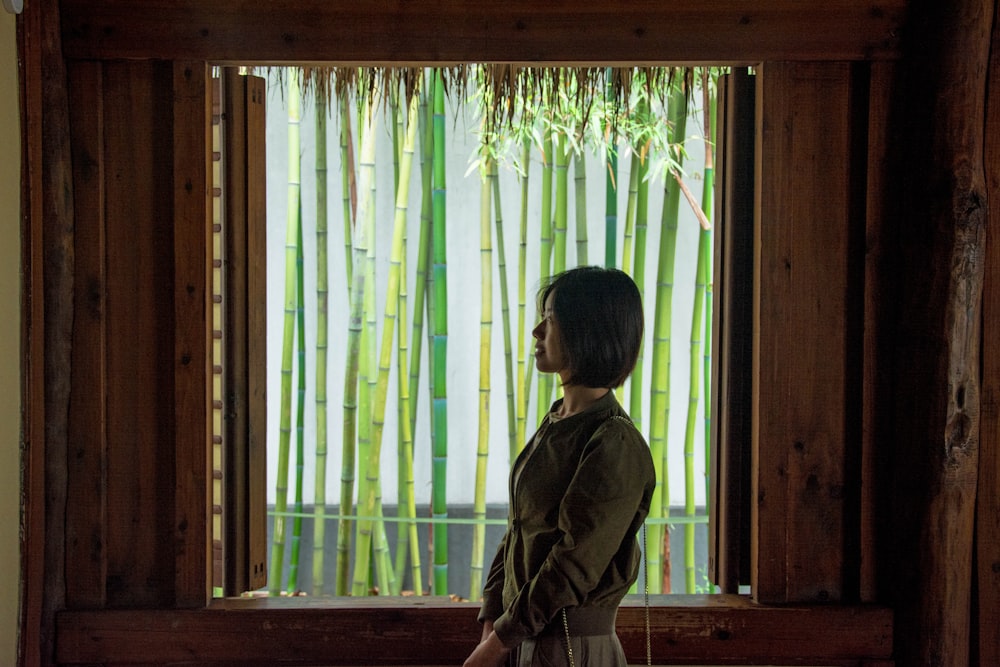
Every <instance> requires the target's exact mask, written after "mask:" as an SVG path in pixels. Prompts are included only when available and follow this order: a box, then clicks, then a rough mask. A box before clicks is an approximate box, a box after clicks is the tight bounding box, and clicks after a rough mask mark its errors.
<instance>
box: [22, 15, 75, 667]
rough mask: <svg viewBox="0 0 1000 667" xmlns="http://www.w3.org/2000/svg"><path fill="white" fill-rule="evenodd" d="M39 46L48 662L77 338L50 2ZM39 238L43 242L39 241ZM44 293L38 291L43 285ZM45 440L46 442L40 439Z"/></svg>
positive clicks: (60, 70) (58, 64) (60, 601)
mask: <svg viewBox="0 0 1000 667" xmlns="http://www.w3.org/2000/svg"><path fill="white" fill-rule="evenodd" d="M40 4H41V15H40V24H39V28H40V30H39V32H38V34H37V37H38V39H39V40H40V42H41V49H42V50H41V62H40V66H41V96H42V97H41V102H42V105H43V109H44V111H43V113H42V115H41V120H42V125H41V141H42V145H41V146H42V153H43V155H44V156H45V158H44V168H42V169H41V170H40V172H41V195H42V199H41V209H40V213H41V225H40V226H37V227H36V226H33V227H32V229H33V230H36V231H40V232H41V235H40V238H39V241H40V245H41V251H42V257H43V261H42V262H40V263H39V264H37V265H36V266H35V268H36V269H39V270H40V271H41V278H42V281H41V285H40V286H41V287H42V290H41V292H40V293H38V292H36V293H35V295H34V296H36V297H41V298H42V299H44V301H43V309H44V318H45V319H44V324H42V323H39V322H37V321H36V322H34V323H32V324H33V325H38V326H41V328H42V335H43V337H44V367H45V381H44V408H43V415H44V425H45V427H44V441H36V443H35V444H36V445H40V446H42V448H43V451H44V454H45V466H44V470H45V472H44V475H45V484H44V487H43V488H40V489H38V493H39V495H38V496H36V502H40V503H41V504H42V508H43V511H44V515H45V527H46V533H45V538H44V541H43V542H42V543H41V544H40V545H38V544H37V543H36V547H37V546H41V550H36V551H35V552H34V553H29V554H28V557H29V558H42V559H43V562H44V567H45V584H44V590H43V596H42V598H41V601H42V624H43V626H42V627H43V629H42V637H41V640H42V647H41V653H42V659H43V660H45V659H47V658H48V656H50V655H51V653H52V650H53V646H54V641H55V638H54V637H53V636H52V627H53V626H52V623H53V619H54V614H55V612H56V611H57V610H59V609H61V608H63V607H64V605H65V602H66V579H67V577H68V576H70V573H68V572H67V570H66V531H65V528H66V506H67V500H68V497H67V491H66V485H67V475H68V470H67V465H66V462H67V456H68V455H69V451H68V436H69V406H70V398H71V393H72V381H71V378H70V375H69V373H67V372H66V370H67V369H69V368H70V364H71V362H72V356H73V352H72V335H73V317H74V313H73V270H74V246H73V172H72V166H73V165H72V148H71V137H70V125H69V101H68V92H67V83H66V66H65V61H64V60H63V59H62V57H61V56H60V51H61V48H62V40H61V31H60V18H59V7H58V5H57V3H55V2H42V3H40ZM36 238H38V237H36ZM36 286H38V285H37V284H36ZM35 435H42V434H37V433H36V434H35Z"/></svg>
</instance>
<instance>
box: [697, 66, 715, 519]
mask: <svg viewBox="0 0 1000 667" xmlns="http://www.w3.org/2000/svg"><path fill="white" fill-rule="evenodd" d="M713 85H714V81H712V76H711V74H710V72H709V69H708V68H705V69H703V70H702V92H703V95H704V106H705V170H704V180H703V182H702V194H701V210H702V212H703V213H704V214H705V218H706V219H707V220H708V221H709V223H711V221H712V205H713V202H714V192H715V159H714V153H715V119H716V110H717V106H716V98H715V89H714V87H713ZM701 233H702V234H705V233H708V234H709V235H710V236H713V233H712V231H711V225H710V229H709V230H705V229H704V228H702V232H701ZM714 247H715V243H714V241H713V240H709V241H708V242H707V243H706V244H705V251H706V252H707V253H708V256H707V257H706V258H705V262H706V264H707V266H708V270H707V274H706V279H707V283H706V284H705V336H704V338H705V354H704V364H703V366H704V370H703V375H702V378H703V379H704V385H705V400H704V410H705V505H706V507H705V509H706V512H707V510H708V503H709V502H710V499H711V497H712V493H711V484H710V482H711V479H710V473H709V471H710V470H711V469H712V467H711V461H712V456H711V454H712V396H711V391H712V383H711V377H712V317H713V312H712V311H713V308H714V297H713V293H714V288H713V282H712V277H713V276H714V275H715V274H714V272H713V270H712V258H713V256H714V255H713V252H714V251H713V248H714Z"/></svg>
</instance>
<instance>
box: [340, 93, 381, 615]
mask: <svg viewBox="0 0 1000 667" xmlns="http://www.w3.org/2000/svg"><path fill="white" fill-rule="evenodd" d="M363 114H364V118H366V119H367V121H368V122H366V123H365V125H364V130H363V132H364V136H363V137H362V141H361V160H360V165H359V166H360V169H359V171H360V173H359V176H360V178H359V180H360V189H361V192H362V193H365V196H364V197H362V199H361V201H360V202H359V206H358V208H359V210H358V212H357V216H358V219H359V220H364V219H366V217H367V215H368V209H369V208H370V207H372V206H374V202H372V201H370V197H369V195H370V191H371V185H370V184H371V181H372V179H374V177H375V121H374V114H369V113H368V112H367V110H366V111H365V112H363ZM357 229H358V233H357V234H356V238H355V239H354V245H353V251H354V257H353V262H354V272H353V273H354V280H352V282H351V312H350V318H349V320H348V337H347V367H346V372H345V374H344V427H343V446H342V458H341V474H340V480H341V486H340V514H341V516H342V517H344V518H342V519H341V521H340V523H339V524H338V528H337V579H336V591H337V595H346V594H347V591H348V585H347V584H348V577H349V573H350V545H351V531H352V529H353V523H354V522H353V521H352V520H351V519H350V518H349V517H351V516H352V515H353V513H354V480H355V465H356V459H357V451H356V444H357V436H358V426H357V422H358V394H359V392H360V384H361V382H360V378H359V369H360V365H361V339H362V337H363V336H362V333H363V331H362V330H363V328H362V325H361V324H362V319H363V317H364V296H365V289H366V285H365V283H366V282H367V280H366V279H365V272H364V265H365V262H366V261H367V255H368V230H367V228H366V226H365V225H364V224H362V225H359V226H358V228H357Z"/></svg>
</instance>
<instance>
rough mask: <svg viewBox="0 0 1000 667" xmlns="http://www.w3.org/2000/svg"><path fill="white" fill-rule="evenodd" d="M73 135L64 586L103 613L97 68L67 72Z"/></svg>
mask: <svg viewBox="0 0 1000 667" xmlns="http://www.w3.org/2000/svg"><path fill="white" fill-rule="evenodd" d="M69 70H70V75H69V82H70V85H69V90H70V124H71V127H72V136H73V156H74V163H75V168H74V170H73V199H74V211H75V216H74V225H73V227H74V244H75V254H76V266H75V272H74V273H75V275H74V306H73V312H74V318H73V367H72V382H73V393H72V398H71V400H70V412H69V442H68V443H67V446H68V448H69V456H68V457H67V466H68V470H69V474H68V475H67V495H68V497H69V498H71V499H72V502H71V503H68V504H67V506H66V559H67V561H68V562H69V563H72V570H73V576H71V577H69V578H68V579H67V580H66V605H67V606H68V607H69V608H71V609H78V608H94V607H98V608H99V607H103V606H104V604H105V602H106V599H107V594H106V586H107V551H106V544H107V538H108V536H107V518H108V517H107V494H106V490H105V477H106V474H105V473H106V470H107V432H106V430H105V396H106V387H107V383H106V353H107V345H108V338H107V328H106V322H105V319H104V313H105V294H106V292H107V283H106V279H105V262H104V257H105V251H106V248H105V226H104V225H105V210H104V103H103V97H102V91H103V68H102V66H101V64H100V63H97V62H86V63H72V64H70V66H69Z"/></svg>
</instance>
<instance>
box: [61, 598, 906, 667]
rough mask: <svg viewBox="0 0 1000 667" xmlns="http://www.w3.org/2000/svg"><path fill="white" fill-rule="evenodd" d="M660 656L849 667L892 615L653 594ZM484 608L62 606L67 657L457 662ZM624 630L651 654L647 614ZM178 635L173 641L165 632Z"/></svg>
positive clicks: (284, 601) (628, 618)
mask: <svg viewBox="0 0 1000 667" xmlns="http://www.w3.org/2000/svg"><path fill="white" fill-rule="evenodd" d="M653 604H654V605H655V606H654V608H652V609H651V610H650V627H651V630H652V637H653V641H652V657H653V664H691V663H694V664H706V663H709V664H727V663H734V664H747V663H751V664H755V663H760V662H762V661H763V662H766V664H813V665H815V664H840V663H843V662H848V661H860V660H887V659H889V658H890V657H891V651H892V616H891V613H890V612H889V611H888V610H886V609H885V608H879V607H834V606H829V605H821V606H794V605H793V606H786V607H762V606H759V605H756V604H754V603H752V602H750V601H748V600H747V599H746V598H743V597H739V596H700V595H690V596H689V595H678V596H655V597H654V600H653ZM477 609H478V605H476V604H473V603H454V602H450V601H448V600H447V599H445V598H409V599H406V600H402V601H401V600H400V599H399V598H396V599H387V598H382V599H379V598H366V599H364V600H340V601H334V600H331V599H326V600H319V599H314V598H279V599H273V598H272V599H267V598H263V599H257V600H248V599H242V600H226V601H219V602H216V603H213V605H212V606H211V608H210V609H207V610H200V611H195V610H188V611H185V610H177V611H140V610H135V611H128V612H126V611H120V612H104V613H93V612H65V613H63V614H60V616H59V619H58V623H59V638H60V644H59V654H58V657H59V660H60V661H61V662H62V663H64V664H81V663H84V664H85V663H103V664H117V663H131V664H144V663H146V664H149V663H154V662H161V663H162V662H171V661H174V662H183V663H184V664H189V665H197V664H208V663H212V662H213V661H222V662H224V663H225V664H240V665H272V664H276V663H278V662H279V660H280V661H281V664H288V665H319V664H322V665H372V664H385V665H390V664H397V665H438V664H440V665H448V664H450V665H456V664H461V663H462V661H463V660H464V658H465V657H466V656H467V655H468V653H469V651H470V650H471V649H472V648H473V647H474V645H475V643H476V641H478V638H479V634H480V627H479V624H478V623H477V622H476V613H477ZM617 631H618V633H619V636H620V637H621V640H622V645H623V647H624V649H625V653H626V655H627V656H628V657H629V659H630V661H631V662H632V663H634V664H641V663H644V662H645V654H646V650H645V610H644V609H643V607H642V603H641V601H638V602H631V603H627V604H626V606H623V607H622V608H621V609H620V611H619V614H618V623H617ZM167 633H169V634H170V636H171V638H172V640H171V641H170V642H164V641H161V640H160V638H161V637H163V636H164V635H166V634H167Z"/></svg>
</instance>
